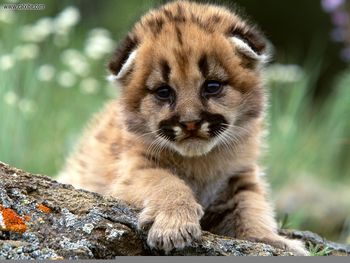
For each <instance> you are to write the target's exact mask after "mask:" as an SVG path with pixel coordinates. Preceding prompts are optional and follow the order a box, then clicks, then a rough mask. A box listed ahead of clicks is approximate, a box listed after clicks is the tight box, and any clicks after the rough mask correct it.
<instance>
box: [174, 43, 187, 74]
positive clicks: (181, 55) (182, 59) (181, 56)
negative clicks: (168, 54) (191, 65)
mask: <svg viewBox="0 0 350 263" xmlns="http://www.w3.org/2000/svg"><path fill="white" fill-rule="evenodd" d="M173 53H174V54H175V58H176V61H177V63H178V64H179V65H180V69H181V70H183V71H185V70H186V65H188V56H187V55H186V54H185V52H183V51H182V50H181V49H176V48H175V49H174V50H173Z"/></svg>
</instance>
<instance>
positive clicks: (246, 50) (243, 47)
mask: <svg viewBox="0 0 350 263" xmlns="http://www.w3.org/2000/svg"><path fill="white" fill-rule="evenodd" d="M231 41H232V42H233V43H234V44H235V46H236V48H237V50H238V51H239V52H241V53H243V54H244V55H246V56H247V57H249V58H252V59H254V60H256V61H259V62H262V63H264V62H267V61H268V60H269V55H267V54H261V55H260V54H258V53H257V52H255V51H254V50H253V49H252V48H251V47H250V46H249V44H248V43H247V42H245V41H244V40H242V39H241V38H239V37H231Z"/></svg>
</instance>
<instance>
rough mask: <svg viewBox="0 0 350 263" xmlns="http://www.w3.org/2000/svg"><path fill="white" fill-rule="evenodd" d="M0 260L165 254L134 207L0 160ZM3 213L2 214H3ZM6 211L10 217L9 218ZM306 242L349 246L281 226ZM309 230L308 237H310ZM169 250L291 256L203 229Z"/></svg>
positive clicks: (341, 249)
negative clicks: (197, 238)
mask: <svg viewBox="0 0 350 263" xmlns="http://www.w3.org/2000/svg"><path fill="white" fill-rule="evenodd" d="M0 204H1V208H0V259H113V258H115V257H116V256H136V255H164V254H163V252H162V251H157V250H152V249H150V248H149V247H148V246H147V244H146V237H147V233H146V232H142V231H139V230H137V215H138V212H139V211H138V210H137V209H134V208H132V207H130V206H128V205H127V204H125V203H123V202H121V201H119V200H116V199H114V198H112V197H108V196H102V195H99V194H97V193H92V192H88V191H85V190H77V189H75V188H74V187H72V186H71V185H65V184H60V183H58V182H56V181H55V180H53V179H51V178H49V177H46V176H41V175H33V174H30V173H27V172H24V171H21V170H19V169H16V168H12V167H10V166H8V165H6V164H4V163H1V162H0ZM5 212H6V213H5ZM9 215H11V216H10V218H9ZM282 233H283V234H285V235H288V236H290V237H292V238H297V239H303V240H307V241H309V242H310V244H314V245H316V244H319V245H321V246H327V245H331V248H332V249H334V251H336V253H333V254H334V255H350V248H349V247H346V246H344V245H340V244H338V245H336V244H333V243H329V242H328V243H327V241H325V240H323V239H322V238H320V237H318V236H316V235H315V236H312V235H311V234H309V233H308V234H307V235H304V233H303V232H300V231H296V232H288V231H285V230H284V231H282ZM310 235H311V236H310ZM170 255H188V256H190V255H191V256H192V255H198V256H199V255H202V256H204V255H208V256H214V255H227V256H231V255H237V256H238V255H239V256H251V255H261V256H272V255H273V256H289V255H292V253H290V252H288V251H283V250H280V249H277V248H274V247H272V246H270V245H267V244H262V243H253V242H248V241H242V240H236V239H232V238H229V237H223V236H216V235H213V234H211V233H208V232H203V239H202V241H201V242H198V243H195V244H193V245H192V246H190V247H187V248H185V249H183V250H173V251H171V253H170Z"/></svg>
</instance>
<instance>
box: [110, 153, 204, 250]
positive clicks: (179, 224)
mask: <svg viewBox="0 0 350 263" xmlns="http://www.w3.org/2000/svg"><path fill="white" fill-rule="evenodd" d="M125 165H126V166H124V169H123V170H124V172H121V173H120V174H121V175H120V177H119V178H118V179H117V180H116V181H115V183H114V184H113V185H111V189H112V191H111V193H112V195H114V196H116V197H117V198H120V199H122V200H125V201H127V202H129V203H131V204H134V205H136V206H138V207H140V208H142V209H143V210H142V212H141V214H140V215H139V222H138V224H139V227H140V228H147V227H148V226H151V227H150V229H149V233H148V238H147V242H148V244H149V246H151V247H154V248H158V249H162V250H165V251H170V250H171V249H173V248H183V247H185V246H186V245H189V244H190V243H191V242H192V241H193V240H198V239H200V237H201V228H200V223H199V221H200V218H201V217H202V215H203V211H202V207H201V206H200V205H199V204H198V203H197V201H196V199H195V197H194V195H193V193H192V190H191V189H190V188H189V187H188V186H187V185H186V184H185V182H184V181H183V180H181V179H179V178H178V177H177V176H175V175H173V174H172V173H170V172H169V171H168V170H165V169H159V168H152V164H151V163H149V162H148V161H146V160H142V159H139V158H134V160H131V159H130V158H129V159H128V161H127V162H125Z"/></svg>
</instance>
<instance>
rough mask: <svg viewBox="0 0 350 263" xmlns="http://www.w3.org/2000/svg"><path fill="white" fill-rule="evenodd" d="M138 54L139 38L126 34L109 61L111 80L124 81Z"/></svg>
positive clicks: (109, 77) (109, 78)
mask: <svg viewBox="0 0 350 263" xmlns="http://www.w3.org/2000/svg"><path fill="white" fill-rule="evenodd" d="M136 55H137V40H136V39H135V37H132V36H130V35H128V36H126V37H125V38H124V39H123V40H122V41H121V42H120V44H119V45H118V47H117V49H116V50H115V52H114V54H113V56H112V59H111V60H110V61H109V63H108V69H109V71H110V73H111V74H110V75H109V76H108V77H107V79H108V80H110V81H114V80H117V81H122V79H124V78H125V77H126V76H127V75H128V73H130V72H131V70H132V67H133V65H134V61H135V58H136Z"/></svg>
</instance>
